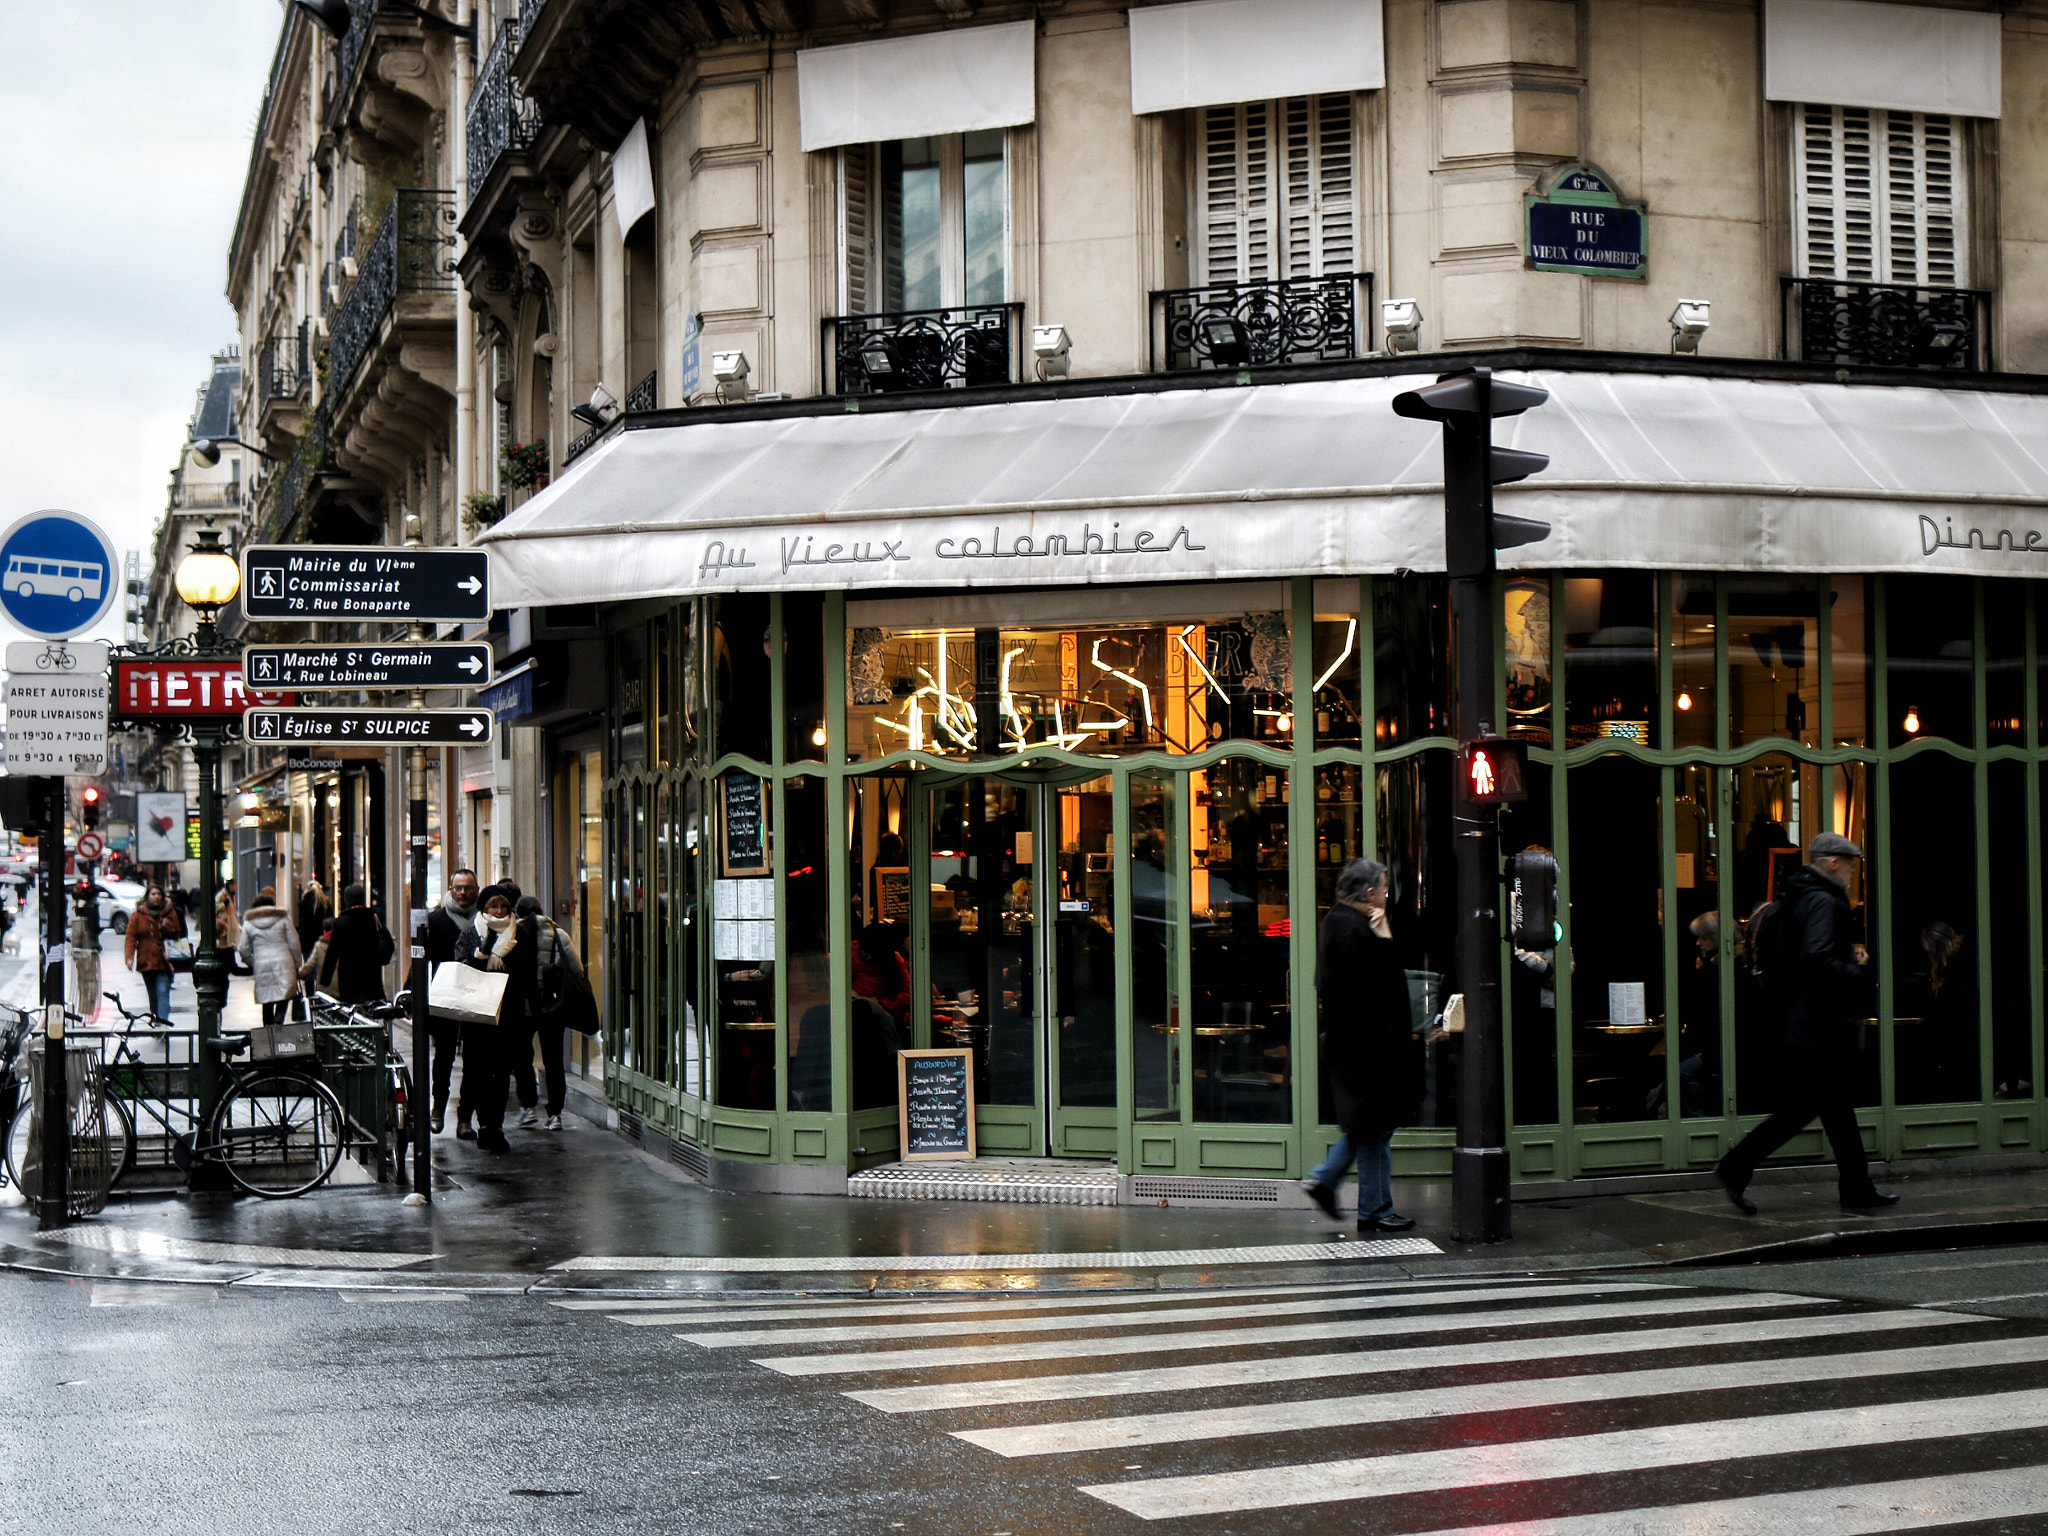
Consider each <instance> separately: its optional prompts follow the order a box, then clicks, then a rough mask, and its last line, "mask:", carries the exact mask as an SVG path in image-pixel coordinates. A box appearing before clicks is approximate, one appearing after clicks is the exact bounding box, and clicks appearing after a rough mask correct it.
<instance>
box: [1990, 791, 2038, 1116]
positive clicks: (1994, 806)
mask: <svg viewBox="0 0 2048 1536" xmlns="http://www.w3.org/2000/svg"><path fill="white" fill-rule="evenodd" d="M2032 771H2033V770H2032V769H2031V768H2029V767H2028V766H2027V765H2026V764H2024V763H2016V762H2012V761H2011V760H2009V759H2008V760H2004V761H2000V762H1995V763H1993V764H1991V765H1990V770H1989V772H1990V794H1991V803H1990V818H1991V835H1992V838H1993V839H1994V841H1993V844H1992V846H1993V848H1994V849H1996V850H1998V853H1997V856H1996V857H1989V858H1987V859H1986V860H1985V873H1986V874H1987V875H1988V876H1989V877H1990V887H1991V892H1990V894H1991V1097H1993V1098H1994V1099H2025V1098H2031V1097H2032V1096H2033V1092H2034V1087H2033V1077H2034V1035H2035V1023H2034V998H2033V989H2032V988H2031V987H2030V986H2029V985H2028V974H2029V971H2030V970H2031V968H2032V965H2033V961H2032V959H2031V958H2030V957H2029V954H2028V948H2027V928H2028V925H2029V921H2030V919H2029V917H2028V911H2027V895H2028V892H2027V860H2026V855H2025V851H2024V835H2022V836H2021V837H2019V838H2015V837H2014V835H2013V834H2014V833H2015V831H2017V830H2018V829H2020V828H2023V827H2025V826H2026V824H2027V775H2028V774H2029V773H2030V772H2032ZM2016 844H2018V845H2019V846H2015V845H2016Z"/></svg>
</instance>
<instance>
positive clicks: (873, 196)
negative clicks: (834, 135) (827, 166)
mask: <svg viewBox="0 0 2048 1536" xmlns="http://www.w3.org/2000/svg"><path fill="white" fill-rule="evenodd" d="M1006 137H1007V136H1006V134H1005V133H1004V131H1003V130H1002V129H1000V128H991V129H984V130H981V131H978V132H975V133H950V134H941V135H937V136H934V137H930V138H920V139H896V140H892V141H890V142H888V143H882V144H849V145H846V146H845V147H844V148H843V149H842V150H841V151H840V159H839V166H840V196H839V210H840V301H841V303H840V308H841V313H843V314H849V315H866V314H894V313H898V312H900V311H903V310H914V309H941V308H955V307H959V306H963V305H981V304H1001V303H1003V302H1004V301H1005V300H1006V299H1007V298H1008V296H1009V266H1010V263H1009V249H1010V230H1009V224H1010V196H1009V171H1008V166H1007V162H1006V158H1005V155H1006V147H1005V146H1006Z"/></svg>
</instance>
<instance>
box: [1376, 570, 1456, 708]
mask: <svg viewBox="0 0 2048 1536" xmlns="http://www.w3.org/2000/svg"><path fill="white" fill-rule="evenodd" d="M1372 627H1373V725H1372V735H1373V740H1374V741H1375V742H1376V743H1378V744H1379V745H1380V746H1382V747H1394V746H1399V745H1400V744H1401V743H1402V742H1404V741H1414V740H1416V739H1418V738H1420V737H1423V736H1445V735H1449V734H1450V732H1451V729H1452V725H1451V668H1450V635H1451V630H1450V602H1449V598H1448V596H1447V594H1446V588H1445V583H1444V579H1443V578H1442V577H1441V576H1377V577H1375V578H1373V584H1372Z"/></svg>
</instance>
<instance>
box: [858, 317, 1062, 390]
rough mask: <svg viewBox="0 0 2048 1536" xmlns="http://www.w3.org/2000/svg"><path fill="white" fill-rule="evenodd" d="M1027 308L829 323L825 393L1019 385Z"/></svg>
mask: <svg viewBox="0 0 2048 1536" xmlns="http://www.w3.org/2000/svg"><path fill="white" fill-rule="evenodd" d="M1023 337H1024V306H1023V305H1022V304H973V305H967V306H964V307H960V308H954V309H911V310H904V311H902V312H900V313H898V314H893V315H834V316H831V317H829V318H827V319H826V321H825V341H824V364H825V393H826V394H828V395H873V394H894V393H897V392H899V391H903V390H914V389H978V388H982V387H985V386H987V385H990V384H1015V383H1017V382H1018V380H1019V378H1020V377H1021V372H1022V363H1023V358H1022V349H1023Z"/></svg>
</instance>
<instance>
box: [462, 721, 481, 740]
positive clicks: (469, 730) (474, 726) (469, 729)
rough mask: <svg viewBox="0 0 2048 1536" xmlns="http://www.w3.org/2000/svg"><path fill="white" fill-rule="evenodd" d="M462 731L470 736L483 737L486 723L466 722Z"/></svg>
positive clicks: (463, 723)
mask: <svg viewBox="0 0 2048 1536" xmlns="http://www.w3.org/2000/svg"><path fill="white" fill-rule="evenodd" d="M462 730H463V731H464V733H465V734H467V735H470V736H481V735H483V733H484V723H483V721H481V720H475V719H471V720H465V721H463V722H462Z"/></svg>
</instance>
